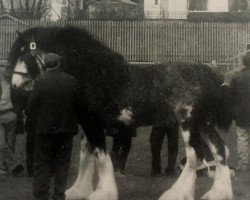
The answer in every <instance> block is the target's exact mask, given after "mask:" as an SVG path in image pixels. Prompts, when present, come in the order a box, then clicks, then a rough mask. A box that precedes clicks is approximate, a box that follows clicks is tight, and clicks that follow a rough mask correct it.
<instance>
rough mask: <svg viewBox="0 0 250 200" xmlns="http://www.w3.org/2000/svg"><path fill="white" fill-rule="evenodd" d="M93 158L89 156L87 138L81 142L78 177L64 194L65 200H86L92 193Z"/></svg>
mask: <svg viewBox="0 0 250 200" xmlns="http://www.w3.org/2000/svg"><path fill="white" fill-rule="evenodd" d="M93 175H94V156H93V155H92V154H90V152H89V147H88V141H87V138H86V137H84V138H83V139H82V140H81V149H80V160H79V168H78V176H77V179H76V181H75V183H74V184H73V186H72V187H71V188H69V189H68V190H67V191H66V192H65V195H66V199H68V200H70V199H86V198H87V197H88V196H89V195H90V194H91V193H92V192H93V183H92V181H93Z"/></svg>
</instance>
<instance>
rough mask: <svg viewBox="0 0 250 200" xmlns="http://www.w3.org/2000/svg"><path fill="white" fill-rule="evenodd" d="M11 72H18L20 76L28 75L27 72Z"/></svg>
mask: <svg viewBox="0 0 250 200" xmlns="http://www.w3.org/2000/svg"><path fill="white" fill-rule="evenodd" d="M13 74H18V75H21V76H25V77H28V76H29V74H28V73H27V72H17V71H13Z"/></svg>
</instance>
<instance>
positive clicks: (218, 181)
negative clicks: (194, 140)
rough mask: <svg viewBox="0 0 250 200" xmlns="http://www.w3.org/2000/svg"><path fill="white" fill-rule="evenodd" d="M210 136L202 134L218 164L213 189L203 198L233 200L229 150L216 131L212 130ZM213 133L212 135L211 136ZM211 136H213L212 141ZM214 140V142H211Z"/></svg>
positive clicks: (207, 199) (206, 199)
mask: <svg viewBox="0 0 250 200" xmlns="http://www.w3.org/2000/svg"><path fill="white" fill-rule="evenodd" d="M210 131H211V132H210V133H208V134H210V135H208V134H206V133H205V132H202V133H201V136H202V138H203V140H204V141H205V142H206V144H207V145H208V146H209V149H210V150H211V152H212V155H213V157H214V160H215V163H216V171H215V176H214V183H213V186H212V188H211V189H210V190H209V191H208V192H207V193H206V194H204V195H203V196H202V198H201V199H205V200H232V199H233V191H232V183H231V177H230V169H229V168H228V166H227V158H228V156H229V149H228V147H227V146H225V145H224V142H223V140H222V139H221V138H220V137H219V135H218V133H217V132H216V130H215V129H212V130H211V129H210ZM211 133H212V135H211ZM209 136H212V137H211V139H210V138H209ZM211 140H212V141H211Z"/></svg>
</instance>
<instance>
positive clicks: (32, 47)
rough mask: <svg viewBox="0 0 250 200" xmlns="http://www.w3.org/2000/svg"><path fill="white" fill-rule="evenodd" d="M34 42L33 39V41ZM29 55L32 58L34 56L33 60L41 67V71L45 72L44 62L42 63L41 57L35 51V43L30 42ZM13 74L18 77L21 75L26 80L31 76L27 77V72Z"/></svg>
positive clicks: (14, 72)
mask: <svg viewBox="0 0 250 200" xmlns="http://www.w3.org/2000/svg"><path fill="white" fill-rule="evenodd" d="M33 40H34V39H33ZM29 47H30V54H31V55H32V56H35V58H36V59H37V60H38V62H39V63H40V65H41V66H42V71H45V64H44V62H43V61H42V57H41V55H40V54H39V53H38V52H37V51H36V49H37V48H36V43H35V42H30V45H29ZM13 74H18V75H21V76H23V77H25V78H28V79H30V80H31V79H32V78H31V76H30V75H29V73H28V72H18V71H13Z"/></svg>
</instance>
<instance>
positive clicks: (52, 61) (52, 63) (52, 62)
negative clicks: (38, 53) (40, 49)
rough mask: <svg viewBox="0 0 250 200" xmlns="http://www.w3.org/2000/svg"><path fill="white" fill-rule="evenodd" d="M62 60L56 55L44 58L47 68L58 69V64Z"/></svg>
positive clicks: (52, 54) (48, 55) (51, 54)
mask: <svg viewBox="0 0 250 200" xmlns="http://www.w3.org/2000/svg"><path fill="white" fill-rule="evenodd" d="M60 60H61V57H60V56H59V55H58V54H56V53H48V54H47V55H46V56H45V58H44V62H45V65H46V67H47V68H52V67H56V65H57V63H58V62H59V61H60Z"/></svg>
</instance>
